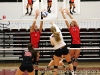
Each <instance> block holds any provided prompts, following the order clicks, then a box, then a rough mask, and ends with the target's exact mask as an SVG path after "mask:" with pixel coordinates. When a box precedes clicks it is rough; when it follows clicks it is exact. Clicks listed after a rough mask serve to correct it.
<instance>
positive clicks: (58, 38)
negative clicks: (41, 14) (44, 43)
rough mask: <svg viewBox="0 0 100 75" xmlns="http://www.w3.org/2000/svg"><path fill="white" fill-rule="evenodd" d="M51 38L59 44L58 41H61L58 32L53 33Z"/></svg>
mask: <svg viewBox="0 0 100 75" xmlns="http://www.w3.org/2000/svg"><path fill="white" fill-rule="evenodd" d="M53 36H54V38H55V40H56V41H57V42H59V41H60V40H61V38H60V34H59V32H54V33H53Z"/></svg>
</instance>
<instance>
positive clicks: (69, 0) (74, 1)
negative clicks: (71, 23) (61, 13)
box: [63, 0, 80, 15]
mask: <svg viewBox="0 0 100 75" xmlns="http://www.w3.org/2000/svg"><path fill="white" fill-rule="evenodd" d="M74 7H75V8H74ZM63 8H67V9H68V10H69V12H70V13H71V14H73V15H74V14H80V0H63ZM73 8H74V9H73Z"/></svg>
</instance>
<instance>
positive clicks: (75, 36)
mask: <svg viewBox="0 0 100 75" xmlns="http://www.w3.org/2000/svg"><path fill="white" fill-rule="evenodd" d="M69 31H70V34H71V37H72V44H80V43H81V42H80V29H79V27H77V26H75V27H72V26H71V27H70V29H69Z"/></svg>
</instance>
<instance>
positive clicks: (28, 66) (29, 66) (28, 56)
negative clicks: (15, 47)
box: [15, 43, 39, 75]
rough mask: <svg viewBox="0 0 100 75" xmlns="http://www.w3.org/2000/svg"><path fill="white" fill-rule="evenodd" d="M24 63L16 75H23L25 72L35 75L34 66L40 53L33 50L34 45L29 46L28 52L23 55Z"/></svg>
mask: <svg viewBox="0 0 100 75" xmlns="http://www.w3.org/2000/svg"><path fill="white" fill-rule="evenodd" d="M22 56H23V61H22V63H21V65H20V67H19V69H18V70H17V71H16V74H15V75H22V74H23V73H24V72H25V71H27V72H28V75H34V68H33V64H35V63H36V59H37V57H38V56H39V52H38V51H36V50H34V49H33V48H32V44H30V43H29V44H28V50H27V51H25V52H24V53H23V55H22Z"/></svg>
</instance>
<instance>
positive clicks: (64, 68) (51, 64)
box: [41, 55, 67, 75]
mask: <svg viewBox="0 0 100 75" xmlns="http://www.w3.org/2000/svg"><path fill="white" fill-rule="evenodd" d="M63 58H64V57H63V55H62V56H61V58H60V61H59V66H63V70H64V71H65V74H67V72H66V67H65V64H64V63H63ZM51 66H54V56H53V58H52V60H51V61H50V62H49V64H48V66H47V67H46V69H45V70H44V71H43V73H42V74H41V75H44V74H45V71H46V70H48V69H49V68H50V67H51Z"/></svg>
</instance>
